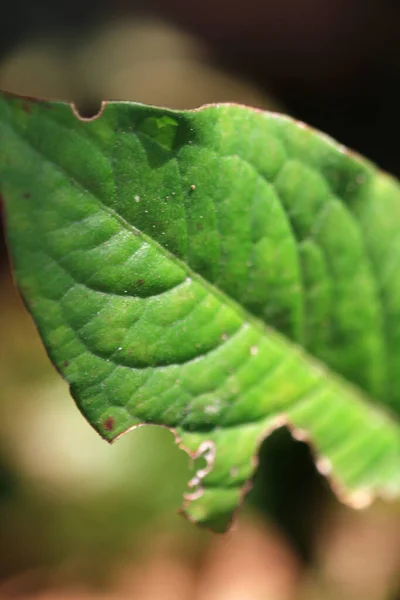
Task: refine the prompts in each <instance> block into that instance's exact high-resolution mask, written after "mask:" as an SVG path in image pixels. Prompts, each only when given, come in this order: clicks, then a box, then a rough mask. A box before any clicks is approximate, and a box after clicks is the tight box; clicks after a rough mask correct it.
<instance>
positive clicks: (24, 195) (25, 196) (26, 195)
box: [22, 192, 31, 198]
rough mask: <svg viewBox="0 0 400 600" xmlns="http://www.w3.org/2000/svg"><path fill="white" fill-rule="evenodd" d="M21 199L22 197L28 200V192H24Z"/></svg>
mask: <svg viewBox="0 0 400 600" xmlns="http://www.w3.org/2000/svg"><path fill="white" fill-rule="evenodd" d="M22 197H23V198H30V197H31V195H30V193H29V192H25V194H22Z"/></svg>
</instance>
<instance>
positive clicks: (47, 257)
mask: <svg viewBox="0 0 400 600" xmlns="http://www.w3.org/2000/svg"><path fill="white" fill-rule="evenodd" d="M29 106H30V108H29V111H28V113H27V112H25V111H24V105H23V103H21V100H19V99H10V98H6V99H3V100H2V101H1V104H0V136H1V139H2V142H3V140H4V144H3V147H2V149H1V150H0V176H1V186H2V192H3V194H4V196H5V199H6V214H7V221H8V235H9V244H10V248H11V250H12V252H13V260H14V265H15V271H16V276H17V280H18V282H19V285H20V288H21V291H22V294H23V295H24V297H25V299H26V301H27V304H28V306H29V308H30V310H31V312H32V314H33V316H34V318H35V320H36V322H37V323H38V325H39V330H40V332H41V335H42V337H43V339H44V341H45V344H46V346H47V348H48V351H49V353H50V356H51V358H52V360H53V362H55V364H56V366H57V367H58V369H59V370H60V371H61V372H62V373H63V375H64V376H65V377H66V379H67V380H68V381H69V383H70V385H71V392H72V395H73V396H74V397H75V399H76V401H77V403H78V405H79V407H80V409H81V410H82V412H83V413H84V414H85V416H86V417H87V418H88V420H89V421H90V422H91V423H92V425H93V426H94V427H95V428H96V429H97V430H98V431H99V433H100V434H101V435H103V437H105V438H106V439H109V440H112V439H114V438H116V437H118V436H119V435H121V434H122V433H123V432H124V431H126V430H129V429H130V428H132V427H134V426H137V425H138V424H141V423H142V422H144V423H146V422H147V423H149V422H151V423H157V424H164V425H167V426H168V427H170V428H173V429H174V430H175V432H176V435H177V437H178V438H179V439H180V440H181V444H182V445H183V446H185V447H186V448H187V449H188V451H189V452H190V453H191V454H192V455H193V456H196V455H198V453H199V451H201V449H202V451H204V452H205V453H206V458H207V460H208V466H207V468H205V469H204V470H203V471H202V472H201V473H200V474H199V475H197V476H196V477H195V478H194V481H192V487H193V488H194V492H193V493H192V494H191V495H190V496H189V499H191V502H190V503H189V504H188V506H187V507H186V512H187V514H189V516H191V517H192V518H193V519H195V520H199V521H202V522H207V523H210V522H211V523H214V522H215V521H216V519H217V518H218V519H220V518H221V517H222V516H223V515H225V516H226V515H227V514H229V513H230V512H231V511H232V510H233V509H234V507H235V504H236V503H237V502H238V501H239V500H240V497H241V494H242V492H241V490H242V488H243V485H244V484H245V482H246V481H247V480H248V479H249V477H251V474H252V471H253V468H254V465H253V456H254V455H255V454H256V452H257V448H258V445H259V443H260V440H261V439H262V438H263V437H264V436H265V434H266V432H268V431H270V430H272V429H273V428H275V427H277V426H279V425H282V424H283V423H287V424H288V425H289V426H290V427H293V428H294V429H295V430H297V431H298V432H299V431H300V432H304V435H306V436H307V437H308V438H309V439H310V440H311V441H312V442H313V444H314V445H315V451H316V454H317V455H318V456H319V457H320V461H319V463H317V464H319V467H320V469H321V470H322V471H324V472H325V474H327V475H329V474H330V473H332V474H333V476H334V477H335V479H336V480H337V481H338V482H339V483H338V486H339V487H340V488H341V489H342V492H341V495H342V496H344V495H345V494H347V496H348V499H350V500H351V498H353V501H354V502H356V501H357V502H361V500H364V501H365V500H366V499H367V497H369V495H371V494H372V493H381V494H390V495H398V494H399V493H400V432H399V430H398V417H397V416H394V415H393V411H395V412H396V413H397V415H398V412H399V407H398V404H397V403H396V402H397V400H396V398H397V396H396V394H397V393H398V392H397V390H398V388H396V387H395V386H393V385H392V384H391V378H390V376H389V373H390V372H391V373H393V372H394V368H395V364H396V362H395V360H392V362H388V360H387V355H388V351H390V352H393V353H394V355H395V356H396V355H397V354H398V352H399V348H398V346H397V337H396V336H397V329H396V328H395V329H394V332H395V335H393V336H392V338H391V337H390V335H389V336H388V331H387V329H388V323H387V322H385V319H386V321H387V312H385V311H387V309H386V308H385V306H386V305H387V303H388V302H389V303H390V301H391V302H392V309H391V310H392V312H391V313H390V314H391V315H393V316H391V318H393V322H394V323H395V320H396V316H397V310H398V306H399V304H396V303H395V301H396V302H397V298H398V296H397V291H396V290H397V286H396V285H395V286H394V287H393V285H392V287H391V282H390V281H389V283H388V278H387V274H386V272H385V271H384V270H383V271H382V275H385V277H386V279H385V277H383V281H381V279H379V275H380V270H379V268H378V266H379V264H380V261H379V257H381V255H382V253H383V252H384V250H385V251H386V255H385V256H387V253H388V249H387V247H385V249H384V250H383V249H382V241H381V236H380V235H376V234H375V235H374V225H373V223H371V216H370V214H371V211H373V210H376V202H377V200H371V198H372V194H371V188H374V187H377V186H378V187H379V188H382V189H383V190H384V191H381V192H380V194H378V199H379V198H381V197H382V196H384V195H385V194H386V195H388V197H390V200H388V201H387V202H390V203H391V204H395V203H396V199H397V201H398V200H399V197H400V192H399V188H398V185H397V184H396V183H394V182H393V180H390V179H389V178H388V177H387V176H384V175H381V174H379V172H378V171H376V169H375V167H373V166H372V165H371V164H369V163H367V162H366V161H363V160H362V159H359V158H357V157H352V156H349V155H348V154H347V153H345V152H344V151H343V149H342V148H341V147H339V146H337V145H335V144H334V143H333V142H332V141H330V140H327V139H325V138H324V137H323V136H320V135H319V134H317V133H315V132H313V131H312V130H308V129H305V128H304V127H303V126H301V125H298V124H296V123H294V122H292V121H290V120H289V119H287V118H284V117H279V116H276V115H269V114H267V113H259V112H255V111H250V110H249V109H245V108H243V107H234V106H220V107H218V106H215V107H206V108H204V109H202V110H200V111H194V112H184V113H177V112H174V111H167V110H164V109H155V108H152V107H144V106H141V105H132V104H128V103H123V104H118V103H111V104H108V105H106V107H105V109H104V111H103V114H102V116H101V118H99V119H96V120H94V121H90V122H82V121H79V120H78V119H76V118H75V117H74V115H73V114H72V112H71V111H70V109H69V107H68V106H67V105H63V104H58V105H50V106H51V108H48V107H46V108H45V107H44V106H43V105H41V104H33V105H29ZM60 140H62V143H60ZM265 148H267V154H266V151H265ZM300 159H301V160H300ZM22 163H23V164H22ZM304 163H305V164H304ZM377 182H379V183H378V184H377ZM382 182H383V183H382ZM388 187H389V188H391V192H390V193H389V194H388V193H387V188H388ZM27 190H30V191H27ZM385 190H386V191H385ZM27 194H30V197H29V198H27V197H26V195H27ZM365 198H367V200H366V199H365ZM371 205H372V208H371ZM368 207H369V212H368V210H367V209H368ZM397 211H398V209H397ZM355 216H357V219H358V221H356V220H355ZM381 221H382V223H381V230H382V229H385V231H387V230H388V229H389V224H388V222H387V219H383V220H382V217H381ZM337 223H340V225H341V230H342V231H344V232H345V236H343V235H338V233H337ZM360 223H361V224H362V227H360ZM390 225H391V224H390ZM371 231H372V233H369V235H368V236H365V237H366V238H367V240H368V244H369V248H370V250H369V253H368V252H367V251H366V246H367V242H366V239H364V234H365V232H371ZM38 233H39V234H40V235H38ZM381 233H382V232H381ZM395 234H396V232H395V230H394V228H392V236H394V235H395ZM370 240H372V241H370ZM371 249H372V252H371ZM33 257H34V258H33ZM374 257H375V258H374ZM377 257H378V258H377ZM377 263H378V264H377ZM390 264H392V263H390ZM393 268H394V267H393V266H392V267H391V269H393ZM321 273H323V274H324V277H325V279H323V285H322V292H321V284H320V276H321ZM354 284H356V286H357V287H358V288H359V289H360V290H362V292H363V303H362V304H361V305H360V302H359V301H358V298H357V297H356V296H355V294H354V291H353V289H354ZM384 284H385V285H386V287H384ZM324 285H325V287H324ZM383 292H385V293H386V297H387V298H388V299H387V300H385V296H384V295H383ZM301 345H304V347H305V350H302V349H301V348H300V346H301ZM312 354H314V356H312ZM321 360H323V361H324V362H326V363H327V365H328V368H325V367H323V366H322V364H321ZM335 370H336V371H337V373H336V374H335V373H334V371H335ZM343 377H347V378H348V379H349V382H350V383H347V382H345V381H344V379H343ZM354 384H355V385H356V386H358V389H357V387H355V385H354ZM390 388H391V389H392V390H393V392H392V395H389V394H388V393H387V390H388V389H390ZM372 397H375V398H376V400H374V401H373V400H372V399H371V398H372ZM377 402H378V404H377ZM379 402H380V404H379ZM374 403H375V405H376V406H375V407H374ZM387 405H388V406H389V407H390V411H391V412H389V411H388V410H387V408H386V406H387ZM327 415H328V416H327ZM329 415H330V416H329ZM332 423H334V425H335V428H334V431H333V432H332ZM378 436H379V438H378ZM199 449H200V450H199ZM321 457H322V458H323V460H321ZM343 490H346V491H343Z"/></svg>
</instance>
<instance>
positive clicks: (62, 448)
mask: <svg viewBox="0 0 400 600" xmlns="http://www.w3.org/2000/svg"><path fill="white" fill-rule="evenodd" d="M0 14H1V18H0V88H1V89H5V90H9V91H13V92H17V93H21V94H27V95H31V96H35V95H38V96H41V97H45V98H57V99H63V100H73V101H75V102H76V103H77V105H78V107H79V110H80V111H81V112H82V113H83V114H85V115H87V116H89V115H92V114H95V113H96V112H97V110H98V108H99V106H100V101H101V99H103V98H104V99H125V100H135V101H140V102H146V103H151V104H158V105H164V106H169V107H173V108H195V107H197V106H199V105H201V104H204V103H209V102H223V101H229V102H240V103H244V104H250V105H253V106H257V107H261V108H267V109H272V110H278V111H281V112H285V113H288V114H291V115H293V116H294V117H297V118H300V119H301V120H303V121H306V122H308V123H309V124H311V125H313V126H315V127H317V128H319V129H322V130H324V131H326V132H327V133H329V134H330V135H332V136H333V137H335V138H337V139H338V140H339V141H340V142H342V143H345V144H347V145H348V146H351V147H352V148H353V149H355V150H357V151H359V152H361V153H362V154H365V155H366V156H368V157H369V158H371V159H373V160H374V161H376V162H377V163H378V164H379V165H380V166H381V167H383V168H384V169H386V170H389V171H391V172H392V173H394V174H395V175H398V176H399V175H400V156H399V151H398V139H399V137H400V115H399V111H398V107H399V106H400V91H399V90H400V85H399V83H400V68H399V65H400V36H399V31H400V3H398V2H395V1H392V0H247V1H246V2H239V1H238V2H233V1H229V0H213V1H211V0H202V2H189V1H187V0H146V1H145V2H144V0H136V1H135V0H114V1H112V0H96V2H95V1H94V0H79V1H78V0H69V1H68V2H66V3H55V2H53V1H51V0H46V1H44V0H42V1H36V2H30V1H28V0H13V1H12V2H10V1H9V2H6V1H5V0H3V2H2V5H1V13H0ZM260 457H261V464H260V468H259V470H258V472H257V475H256V478H255V484H254V487H253V489H252V491H251V492H250V494H249V496H248V498H247V500H246V504H245V507H244V508H243V509H242V511H241V513H240V515H239V518H238V519H237V521H236V523H235V525H234V527H233V529H232V531H231V532H229V533H228V534H227V535H225V536H217V535H212V534H211V533H209V532H206V531H200V530H198V529H196V528H195V527H194V526H192V525H190V524H189V523H187V522H186V521H184V520H183V519H182V518H181V517H179V516H177V515H176V510H177V508H178V507H179V505H180V503H181V498H182V494H183V493H184V491H185V486H186V483H187V481H188V479H189V477H190V465H189V461H188V459H187V457H186V455H185V454H184V453H183V452H181V451H179V450H178V448H177V447H175V445H174V442H173V437H172V435H171V434H170V433H169V432H168V431H165V430H161V429H158V428H155V427H145V428H141V429H139V430H137V431H136V432H134V433H131V434H129V435H127V436H125V437H123V438H122V439H121V440H120V441H118V443H117V444H115V445H113V446H109V445H108V444H106V443H105V442H104V441H102V440H101V439H100V438H99V437H98V436H97V434H96V433H95V432H94V431H93V430H92V429H91V428H90V426H89V425H88V424H87V423H86V422H85V421H84V419H83V418H82V417H81V415H80V414H79V412H78V410H77V409H76V407H75V405H74V403H73V401H72V399H71V398H70V397H69V395H68V390H67V386H66V385H65V383H64V382H63V381H61V380H60V378H59V377H58V375H57V374H56V373H55V371H54V370H53V369H52V367H51V366H50V364H49V361H48V359H47V357H46V355H45V352H44V350H43V349H42V346H41V343H40V341H39V339H38V336H37V333H36V331H35V328H34V326H33V325H32V323H31V321H30V319H29V317H28V316H27V314H26V313H25V311H24V309H23V307H22V304H21V302H20V300H19V298H18V295H17V293H16V291H15V289H14V287H13V284H12V278H11V274H10V270H9V265H8V261H7V254H6V249H5V245H4V239H3V238H1V239H0V598H27V599H28V598H33V599H48V600H51V599H54V600H58V599H60V600H61V599H65V600H66V599H77V600H81V599H82V600H89V599H116V600H122V599H128V598H133V599H135V600H156V599H157V600H159V599H160V600H170V599H171V600H172V599H173V600H191V599H195V600H247V599H248V600H252V599H255V600H258V599H260V600H292V599H293V600H317V599H324V600H336V599H340V600H359V599H360V600H361V599H362V600H388V599H390V600H399V599H400V504H396V503H393V504H388V505H384V504H383V503H380V502H377V503H375V504H374V505H373V506H372V507H371V508H369V509H367V510H365V511H362V512H355V511H351V510H349V509H347V508H345V507H343V506H341V505H340V504H339V503H338V502H337V501H336V500H335V498H334V497H333V495H332V493H331V491H330V490H329V489H328V486H327V484H326V483H325V482H324V481H322V480H321V478H320V477H319V476H318V475H317V473H316V470H315V468H314V466H313V462H312V458H311V455H310V452H309V449H308V447H307V446H306V445H304V444H303V443H301V442H298V441H294V440H293V439H292V438H291V437H290V435H289V434H288V432H287V431H286V430H284V429H283V430H280V431H277V432H275V433H274V434H273V435H272V436H271V437H270V438H269V439H268V440H266V441H265V442H264V444H263V446H262V449H261V453H260Z"/></svg>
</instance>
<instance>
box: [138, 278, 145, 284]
mask: <svg viewBox="0 0 400 600" xmlns="http://www.w3.org/2000/svg"><path fill="white" fill-rule="evenodd" d="M136 283H137V284H138V285H143V284H144V279H138V280H137V282H136Z"/></svg>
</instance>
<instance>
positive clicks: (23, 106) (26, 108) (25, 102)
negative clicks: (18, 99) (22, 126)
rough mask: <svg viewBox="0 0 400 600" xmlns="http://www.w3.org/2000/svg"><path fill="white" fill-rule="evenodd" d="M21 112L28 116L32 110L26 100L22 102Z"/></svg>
mask: <svg viewBox="0 0 400 600" xmlns="http://www.w3.org/2000/svg"><path fill="white" fill-rule="evenodd" d="M22 110H23V111H24V112H25V113H26V114H27V115H30V114H31V110H32V106H31V103H30V102H28V101H27V100H23V101H22Z"/></svg>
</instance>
